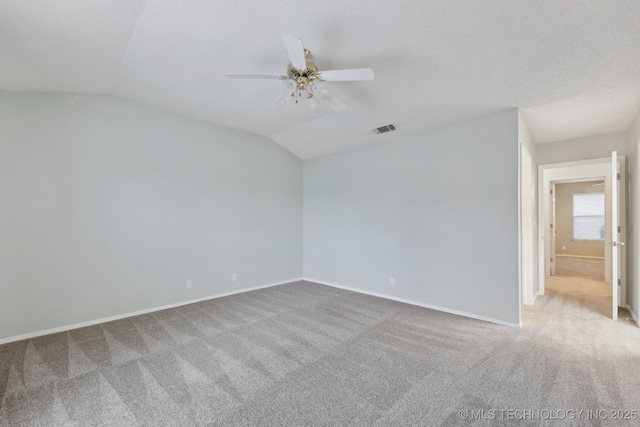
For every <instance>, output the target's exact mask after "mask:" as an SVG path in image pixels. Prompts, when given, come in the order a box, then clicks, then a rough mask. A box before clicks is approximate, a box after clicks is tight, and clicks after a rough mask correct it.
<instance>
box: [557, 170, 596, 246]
mask: <svg viewBox="0 0 640 427" xmlns="http://www.w3.org/2000/svg"><path fill="white" fill-rule="evenodd" d="M594 184H600V186H594ZM587 193H604V181H599V182H597V183H596V182H572V183H566V184H563V183H556V255H573V256H587V257H598V258H604V240H603V241H601V242H599V241H579V240H575V239H574V238H573V195H574V194H587ZM603 214H604V212H603ZM603 232H604V230H603ZM563 247H564V249H563Z"/></svg>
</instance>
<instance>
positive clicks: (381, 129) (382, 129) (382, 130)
mask: <svg viewBox="0 0 640 427" xmlns="http://www.w3.org/2000/svg"><path fill="white" fill-rule="evenodd" d="M371 130H372V131H373V133H375V134H380V133H387V132H391V131H393V130H396V127H395V126H394V125H386V126H382V127H379V128H375V129H371Z"/></svg>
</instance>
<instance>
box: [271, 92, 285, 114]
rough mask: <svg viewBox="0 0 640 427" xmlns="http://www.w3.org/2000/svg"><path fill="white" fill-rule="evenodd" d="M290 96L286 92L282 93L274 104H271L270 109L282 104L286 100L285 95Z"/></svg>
mask: <svg viewBox="0 0 640 427" xmlns="http://www.w3.org/2000/svg"><path fill="white" fill-rule="evenodd" d="M285 96H288V95H287V94H286V93H284V92H283V93H281V94H280V96H279V97H278V99H276V100H275V101H273V104H271V106H270V107H269V109H270V110H275V109H276V107H280V106H282V103H283V101H284V97H285Z"/></svg>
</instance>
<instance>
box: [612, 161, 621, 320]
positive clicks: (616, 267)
mask: <svg viewBox="0 0 640 427" xmlns="http://www.w3.org/2000/svg"><path fill="white" fill-rule="evenodd" d="M618 236H619V233H618V153H617V152H616V151H613V152H612V153H611V242H610V243H609V245H610V246H611V318H612V319H613V320H618V281H619V279H620V264H619V262H618V250H619V247H620V246H621V245H624V243H621V242H619V241H618V240H619V238H618Z"/></svg>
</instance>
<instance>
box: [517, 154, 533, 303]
mask: <svg viewBox="0 0 640 427" xmlns="http://www.w3.org/2000/svg"><path fill="white" fill-rule="evenodd" d="M520 171H521V172H520V206H519V207H520V283H521V287H520V288H521V289H520V294H521V301H520V304H521V305H522V304H524V305H528V306H531V305H533V301H534V298H533V297H534V295H533V272H534V268H535V266H534V261H533V256H534V251H533V242H534V239H535V236H534V229H535V213H534V211H533V207H534V201H535V186H534V179H533V171H534V169H533V159H532V157H531V154H529V152H528V151H527V149H526V147H525V146H524V145H522V144H520Z"/></svg>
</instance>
